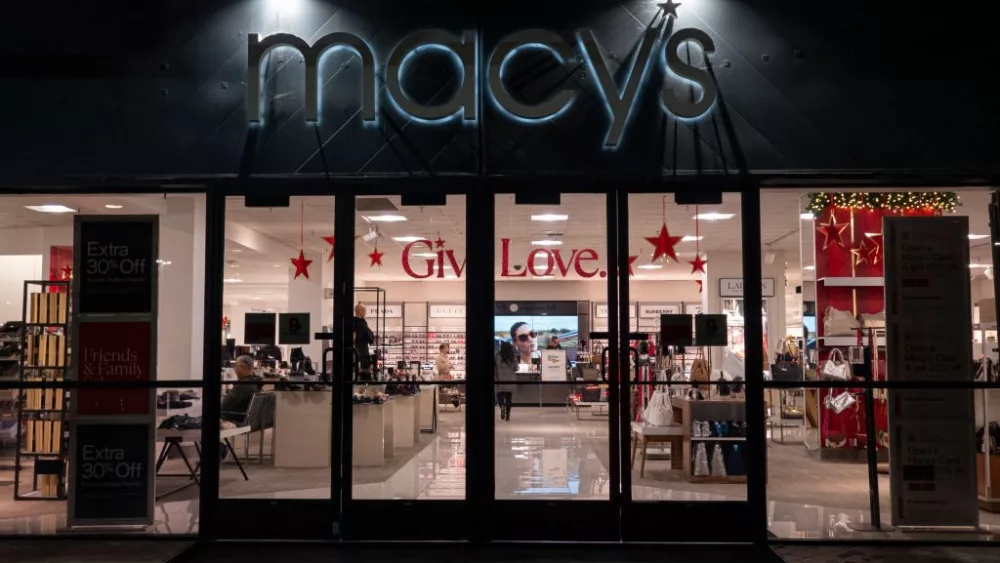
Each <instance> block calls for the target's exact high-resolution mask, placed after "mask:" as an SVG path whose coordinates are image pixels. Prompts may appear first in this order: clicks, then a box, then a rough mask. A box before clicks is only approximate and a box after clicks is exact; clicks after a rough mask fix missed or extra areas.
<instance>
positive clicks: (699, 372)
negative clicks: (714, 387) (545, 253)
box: [691, 348, 712, 383]
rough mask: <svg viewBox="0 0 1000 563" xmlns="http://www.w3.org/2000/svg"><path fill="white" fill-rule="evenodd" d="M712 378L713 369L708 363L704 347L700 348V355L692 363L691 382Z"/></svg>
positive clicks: (705, 380) (701, 381)
mask: <svg viewBox="0 0 1000 563" xmlns="http://www.w3.org/2000/svg"><path fill="white" fill-rule="evenodd" d="M711 378H712V369H711V368H710V367H709V365H708V360H707V359H705V357H704V353H703V352H702V349H701V348H699V349H698V357H697V358H695V360H694V362H692V363H691V382H692V383H705V382H708V381H709V380H710V379H711Z"/></svg>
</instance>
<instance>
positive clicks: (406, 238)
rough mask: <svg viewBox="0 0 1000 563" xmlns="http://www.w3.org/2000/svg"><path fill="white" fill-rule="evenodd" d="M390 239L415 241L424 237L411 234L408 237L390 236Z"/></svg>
mask: <svg viewBox="0 0 1000 563" xmlns="http://www.w3.org/2000/svg"><path fill="white" fill-rule="evenodd" d="M392 240H394V241H396V242H417V241H418V240H424V237H415V236H412V235H411V236H408V237H392Z"/></svg>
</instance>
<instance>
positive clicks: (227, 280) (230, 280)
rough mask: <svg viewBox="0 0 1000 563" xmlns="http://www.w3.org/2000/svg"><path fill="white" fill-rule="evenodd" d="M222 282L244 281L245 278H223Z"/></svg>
mask: <svg viewBox="0 0 1000 563" xmlns="http://www.w3.org/2000/svg"><path fill="white" fill-rule="evenodd" d="M222 283H243V280H241V279H240V278H226V279H224V280H222Z"/></svg>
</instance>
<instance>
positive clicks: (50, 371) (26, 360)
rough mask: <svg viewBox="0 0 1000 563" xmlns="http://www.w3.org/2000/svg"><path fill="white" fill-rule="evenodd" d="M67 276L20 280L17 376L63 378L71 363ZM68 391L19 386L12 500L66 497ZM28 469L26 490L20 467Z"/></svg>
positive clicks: (44, 379)
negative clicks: (63, 278) (21, 301)
mask: <svg viewBox="0 0 1000 563" xmlns="http://www.w3.org/2000/svg"><path fill="white" fill-rule="evenodd" d="M69 289H70V282H68V281H26V282H24V306H23V314H24V330H23V331H22V340H21V347H22V350H23V354H22V355H21V361H20V372H21V381H22V382H24V383H29V384H30V383H36V384H51V383H57V382H61V381H65V379H66V376H67V370H68V369H69V365H70V361H69V359H70V352H71V345H70V342H69V337H70V293H69ZM70 400H71V397H70V393H69V392H68V391H65V390H63V389H53V388H34V389H31V388H29V389H25V390H23V391H22V392H21V395H20V398H19V403H18V413H17V425H18V430H17V453H16V462H15V476H14V500H65V499H66V460H67V454H68V452H67V448H68V444H67V441H66V430H67V426H68V425H67V419H68V416H67V415H68V412H69V401H70ZM26 470H30V471H31V473H32V474H31V487H30V489H29V490H28V491H27V492H25V490H24V483H22V475H21V473H22V472H23V471H26Z"/></svg>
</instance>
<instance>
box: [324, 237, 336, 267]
mask: <svg viewBox="0 0 1000 563" xmlns="http://www.w3.org/2000/svg"><path fill="white" fill-rule="evenodd" d="M323 240H325V241H326V242H327V243H329V244H330V256H329V258H327V259H326V261H327V262H330V261H331V260H333V253H334V252H336V251H337V244H336V240H337V239H336V238H335V237H323Z"/></svg>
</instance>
